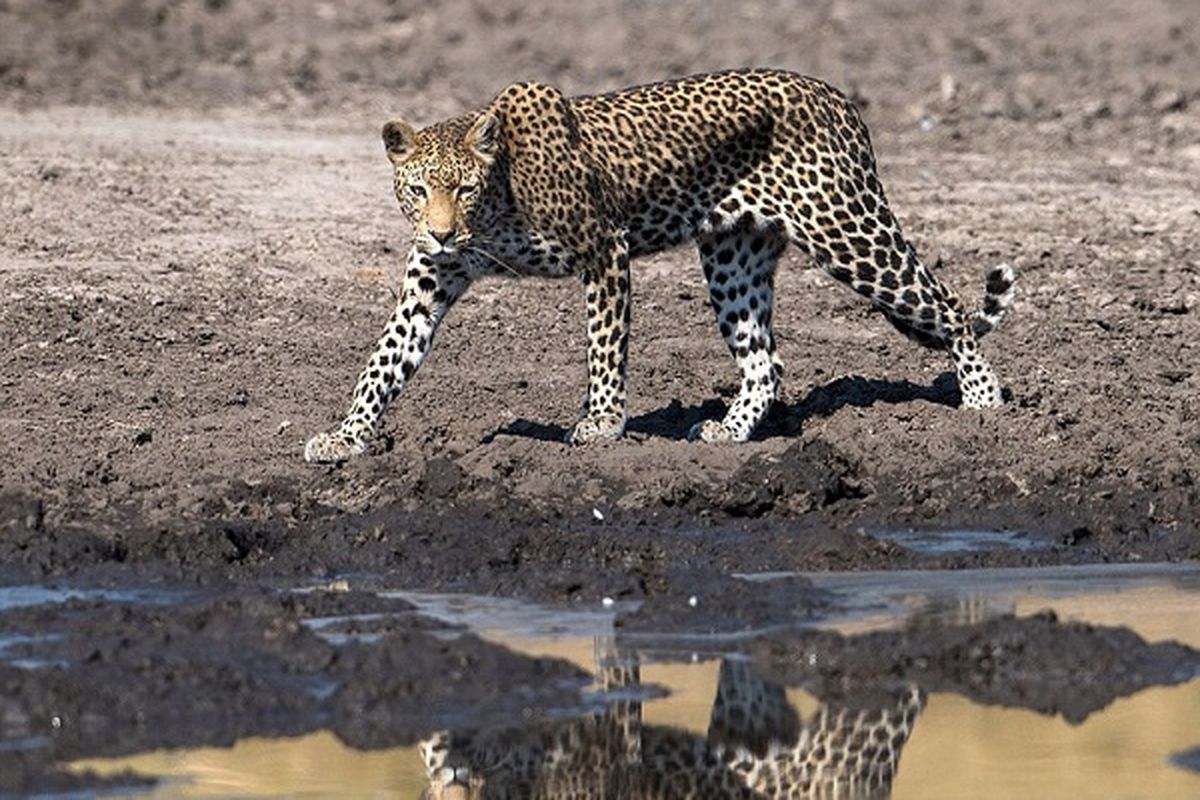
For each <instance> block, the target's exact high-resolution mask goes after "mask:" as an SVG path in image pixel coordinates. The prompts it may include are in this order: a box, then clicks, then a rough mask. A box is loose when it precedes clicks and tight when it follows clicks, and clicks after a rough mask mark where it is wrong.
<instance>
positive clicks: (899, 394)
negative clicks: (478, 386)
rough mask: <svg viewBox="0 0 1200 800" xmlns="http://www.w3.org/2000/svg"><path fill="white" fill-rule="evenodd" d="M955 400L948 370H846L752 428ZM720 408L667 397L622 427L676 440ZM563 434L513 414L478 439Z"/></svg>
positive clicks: (775, 433) (765, 434)
mask: <svg viewBox="0 0 1200 800" xmlns="http://www.w3.org/2000/svg"><path fill="white" fill-rule="evenodd" d="M960 399H961V394H960V393H959V390H958V382H957V381H956V380H955V377H954V373H952V372H943V373H942V374H941V375H939V376H938V377H937V378H935V379H934V381H933V383H932V384H931V385H929V386H920V385H918V384H915V383H913V382H912V381H907V380H905V381H890V380H879V379H873V378H864V377H862V376H861V375H850V376H846V377H841V378H837V379H835V380H832V381H830V382H829V383H826V384H824V385H821V386H814V387H813V388H812V389H810V390H809V392H808V394H806V395H805V396H804V397H803V398H802V399H801V400H799V401H796V402H794V403H776V404H775V405H774V406H773V407H772V408H771V412H770V413H769V414H768V415H767V418H766V420H764V421H763V423H762V424H761V425H760V426H759V428H758V430H757V431H755V432H754V438H755V439H773V438H775V437H779V436H789V437H790V436H795V435H796V434H797V433H799V431H800V428H801V426H802V425H803V424H804V422H805V420H808V419H811V418H813V417H828V416H830V415H832V414H834V413H836V412H837V411H839V410H840V409H843V408H845V407H846V406H854V407H856V408H869V407H871V406H873V405H875V404H876V403H908V402H912V401H913V400H925V401H927V402H930V403H936V404H938V405H943V406H950V407H956V406H958V404H959V401H960ZM725 408H726V406H725V403H723V402H721V401H720V400H705V401H704V402H703V403H700V404H698V405H692V406H686V407H685V406H684V405H683V404H682V403H680V402H679V401H678V400H672V401H671V402H670V403H669V404H667V405H666V406H665V407H663V408H660V409H657V410H655V411H651V412H649V413H647V414H641V415H639V416H636V417H631V418H630V420H629V422H628V424H627V425H626V426H625V430H626V431H627V432H628V433H640V434H645V435H647V436H654V437H658V438H662V439H673V440H676V441H679V440H682V439H686V438H687V433H688V431H689V430H691V428H692V426H693V425H695V424H696V423H698V422H700V421H702V420H706V419H720V418H721V417H722V416H723V415H724V413H725ZM566 435H567V429H566V428H565V427H563V426H562V425H547V424H545V423H541V422H533V421H530V420H527V419H518V420H515V421H513V422H511V423H509V424H508V425H505V426H504V427H503V428H499V429H497V430H495V431H493V432H492V433H490V434H488V435H487V436H486V437H484V440H483V441H484V443H485V444H486V443H489V442H491V441H493V440H494V439H495V438H496V437H497V436H519V437H523V438H527V439H537V440H540V441H546V442H561V441H563V440H564V438H565V437H566Z"/></svg>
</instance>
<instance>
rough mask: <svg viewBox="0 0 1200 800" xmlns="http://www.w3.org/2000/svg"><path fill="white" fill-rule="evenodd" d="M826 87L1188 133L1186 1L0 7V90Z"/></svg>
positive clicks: (629, 0) (887, 105)
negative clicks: (719, 74) (781, 81)
mask: <svg viewBox="0 0 1200 800" xmlns="http://www.w3.org/2000/svg"><path fill="white" fill-rule="evenodd" d="M749 65H767V66H775V67H784V68H789V69H794V70H798V71H801V72H804V73H807V74H811V75H815V76H818V77H822V78H825V79H827V80H829V81H830V82H831V83H834V84H835V85H837V86H840V87H841V88H843V89H845V90H846V91H848V92H849V93H851V94H853V95H854V96H855V97H856V98H857V99H858V100H859V101H860V104H862V105H863V106H865V108H866V111H867V114H868V120H869V122H870V123H871V124H872V127H874V128H879V129H882V130H896V129H904V128H906V127H910V126H922V127H923V128H925V129H926V130H928V131H930V132H932V131H931V129H932V128H934V127H936V128H938V129H939V131H938V132H939V133H944V134H946V135H947V136H948V137H949V138H954V137H955V136H961V135H963V134H964V133H966V132H968V131H969V130H970V129H971V128H972V127H979V126H989V127H996V126H999V127H1002V128H1003V127H1011V126H1012V125H1014V124H1015V125H1016V126H1017V127H1021V128H1026V129H1028V128H1031V127H1032V128H1034V129H1036V128H1037V126H1038V125H1039V124H1041V123H1053V128H1054V132H1055V134H1056V135H1059V136H1063V135H1066V136H1095V135H1100V136H1106V135H1117V134H1135V135H1136V136H1137V137H1138V139H1139V141H1138V142H1137V143H1136V144H1137V145H1138V146H1140V147H1155V146H1158V145H1169V144H1171V143H1172V142H1175V141H1177V140H1178V139H1179V137H1181V136H1183V137H1192V138H1194V137H1196V135H1197V131H1196V129H1195V117H1194V115H1193V116H1191V117H1190V118H1187V119H1185V118H1184V117H1182V116H1181V115H1180V112H1183V111H1185V110H1186V109H1187V108H1188V106H1189V105H1190V104H1194V103H1198V102H1200V79H1198V78H1197V76H1198V75H1200V3H1197V2H1195V0H1140V1H1138V0H1134V1H1133V2H1129V1H1126V2H1121V1H1120V0H1080V1H1077V2H1044V0H1012V1H1011V2H984V0H747V1H746V2H736V3H732V2H731V3H720V2H698V1H697V0H682V1H680V2H668V1H667V0H592V1H591V2H587V3H573V2H549V1H548V0H441V1H440V2H433V3H430V2H418V0H342V2H316V1H315V0H280V1H279V2H269V3H268V2H252V1H251V0H184V2H172V1H170V0H0V98H2V99H3V100H6V101H7V102H10V103H16V104H20V105H38V104H57V103H70V104H89V105H91V104H104V105H111V104H119V105H153V106H168V107H180V106H182V107H199V108H209V107H214V106H230V105H234V106H244V105H253V106H265V107H269V108H277V109H281V110H289V111H293V112H302V111H304V110H308V109H324V110H345V111H363V112H378V114H380V115H386V114H388V113H392V112H402V113H405V114H406V115H407V116H409V117H410V118H413V119H414V120H416V121H418V122H424V121H429V120H432V119H436V118H439V117H443V116H445V115H447V114H452V113H455V112H458V111H461V110H463V109H466V108H473V107H476V106H479V105H482V104H483V103H485V102H486V101H487V100H488V99H489V98H490V97H491V96H492V95H493V94H494V93H495V92H496V91H497V90H499V89H500V88H502V87H503V86H504V85H506V84H507V83H509V82H511V81H513V80H518V79H538V80H542V81H548V82H552V83H555V84H556V85H558V86H559V87H560V88H562V89H563V90H565V91H567V92H568V93H579V92H600V91H606V90H609V89H613V88H618V87H621V86H625V85H628V84H633V83H639V82H646V81H651V80H659V79H663V78H667V77H672V76H678V75H683V74H687V73H692V72H699V71H706V70H712V69H719V68H725V67H740V66H749Z"/></svg>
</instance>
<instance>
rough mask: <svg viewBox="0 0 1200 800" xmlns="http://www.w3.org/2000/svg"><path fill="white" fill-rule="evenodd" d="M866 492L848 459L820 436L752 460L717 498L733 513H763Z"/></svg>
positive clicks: (797, 511)
mask: <svg viewBox="0 0 1200 800" xmlns="http://www.w3.org/2000/svg"><path fill="white" fill-rule="evenodd" d="M866 495H867V490H866V489H864V488H863V486H862V484H861V482H860V481H859V480H858V479H857V477H856V472H855V470H854V469H853V467H852V466H851V465H850V463H849V462H848V461H847V459H846V457H845V456H843V455H842V454H840V453H838V452H837V451H836V450H835V449H834V448H833V447H831V446H830V445H829V444H828V443H826V442H824V441H821V440H815V441H804V442H797V443H796V444H793V445H792V446H791V447H788V448H787V449H786V450H784V451H783V452H782V453H779V454H778V455H770V456H768V455H758V456H754V457H752V458H750V459H749V460H747V462H746V463H745V464H744V465H743V466H742V467H740V468H739V469H738V470H737V471H736V472H735V473H733V476H732V478H731V479H730V481H729V485H728V487H727V488H726V489H725V491H724V493H723V494H722V495H721V499H720V500H719V501H718V502H719V505H720V507H721V510H722V511H724V512H726V513H727V514H729V515H731V516H734V517H760V516H763V515H764V514H768V513H771V512H778V513H782V514H786V515H801V514H806V513H809V512H812V511H818V510H822V509H825V508H828V507H829V506H831V505H833V504H834V503H838V502H840V501H843V500H856V499H860V498H863V497H866Z"/></svg>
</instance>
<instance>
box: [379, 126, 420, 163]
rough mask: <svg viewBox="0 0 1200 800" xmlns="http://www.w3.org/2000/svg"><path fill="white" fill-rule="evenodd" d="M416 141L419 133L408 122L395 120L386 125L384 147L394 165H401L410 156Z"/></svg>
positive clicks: (384, 127)
mask: <svg viewBox="0 0 1200 800" xmlns="http://www.w3.org/2000/svg"><path fill="white" fill-rule="evenodd" d="M416 140H417V132H416V131H415V130H413V127H412V126H411V125H409V124H408V123H407V122H404V121H403V120H399V119H393V120H391V121H389V122H386V123H384V126H383V147H384V149H385V150H387V157H388V158H389V159H391V161H392V163H393V164H399V163H400V162H401V161H403V160H404V159H405V158H407V157H408V156H409V154H410V153H411V152H412V148H413V143H414V142H416Z"/></svg>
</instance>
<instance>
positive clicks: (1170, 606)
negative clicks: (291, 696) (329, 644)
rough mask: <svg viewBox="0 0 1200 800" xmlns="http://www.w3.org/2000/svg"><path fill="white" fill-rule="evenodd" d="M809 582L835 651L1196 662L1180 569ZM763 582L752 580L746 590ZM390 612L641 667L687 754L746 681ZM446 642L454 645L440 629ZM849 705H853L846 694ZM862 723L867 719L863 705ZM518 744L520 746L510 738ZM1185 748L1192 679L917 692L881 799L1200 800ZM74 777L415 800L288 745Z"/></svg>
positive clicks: (198, 793) (396, 787)
mask: <svg viewBox="0 0 1200 800" xmlns="http://www.w3.org/2000/svg"><path fill="white" fill-rule="evenodd" d="M748 577H750V576H748ZM810 577H811V578H813V579H814V580H815V581H816V582H817V583H818V584H819V585H820V586H822V587H823V588H826V589H829V590H831V591H833V592H835V593H838V594H839V595H841V596H843V597H846V598H852V600H853V602H852V603H850V607H849V609H848V610H847V611H845V612H844V613H841V614H840V615H839V616H837V617H834V618H831V619H829V620H826V621H824V622H822V623H820V625H821V626H822V627H825V628H832V629H836V630H838V631H841V632H845V633H856V632H862V631H865V630H876V631H877V630H881V629H888V628H900V627H905V626H911V625H913V624H918V623H919V624H923V625H924V624H937V625H947V626H952V625H959V624H965V623H977V622H980V621H983V620H987V619H991V618H996V617H998V616H999V615H1004V614H1014V613H1015V614H1016V615H1017V616H1025V615H1029V614H1034V613H1037V612H1040V611H1043V610H1044V609H1053V610H1055V611H1056V612H1057V614H1058V616H1059V618H1060V619H1061V620H1079V621H1086V622H1090V623H1095V624H1103V625H1109V626H1128V627H1129V628H1131V629H1133V630H1134V631H1136V632H1137V633H1138V634H1140V635H1141V636H1142V637H1143V638H1145V639H1146V640H1147V641H1148V642H1159V641H1168V640H1175V641H1178V642H1181V643H1184V644H1187V645H1190V646H1192V647H1198V648H1200V624H1198V622H1200V570H1197V569H1195V568H1194V567H1191V568H1175V567H1164V566H1147V567H1120V568H1115V569H1114V568H1107V567H1088V568H1069V569H1057V570H1045V569H1041V570H1036V571H1034V570H986V571H985V570H980V571H961V572H941V573H918V572H910V573H889V574H886V575H874V574H870V573H858V574H846V575H837V574H823V575H814V576H810ZM771 578H772V576H752V579H753V580H770V579H771ZM397 594H400V596H402V597H403V598H404V599H407V600H409V601H412V602H415V604H416V605H417V606H418V607H419V608H420V609H421V611H422V612H423V613H425V614H427V615H430V616H433V617H435V618H438V619H441V620H443V621H445V622H447V623H466V624H467V625H469V626H470V628H472V629H473V630H475V631H476V632H478V633H480V634H482V635H483V636H485V637H486V638H489V639H492V640H493V641H497V642H501V643H504V644H505V645H507V646H509V647H512V648H513V649H516V650H519V651H523V652H527V653H530V654H538V655H551V656H558V657H562V658H566V659H569V660H571V661H574V662H575V663H577V664H579V665H580V666H582V667H584V668H585V669H588V670H593V669H595V666H596V663H597V659H598V658H600V659H612V658H615V657H619V658H620V659H623V660H624V661H625V662H626V663H628V662H629V661H632V660H637V661H639V662H640V680H641V684H642V687H662V688H663V689H665V690H667V693H666V695H665V696H662V695H661V693H660V692H657V691H645V692H643V693H641V694H637V696H638V697H640V698H641V708H642V716H641V726H642V730H643V731H644V736H645V739H646V741H650V740H651V739H652V738H653V737H654V736H656V735H659V733H657V732H661V731H672V732H673V733H671V734H670V735H671V736H674V737H678V736H680V735H684V736H685V737H691V740H694V741H703V740H704V738H705V736H706V735H707V733H708V729H709V723H710V715H711V714H712V708H713V698H714V695H715V693H716V692H717V690H718V684H719V683H720V682H721V681H722V680H725V679H727V677H728V674H729V673H731V672H735V671H736V670H737V665H738V664H742V665H745V663H746V662H745V659H744V658H742V657H741V656H735V657H733V658H731V659H726V661H725V662H723V661H722V658H721V653H726V654H728V653H729V652H730V651H731V650H736V649H738V648H737V646H736V643H735V642H734V641H733V640H731V639H729V638H728V637H726V638H725V639H721V640H717V639H711V640H704V639H696V638H694V637H693V638H691V639H689V640H687V641H686V642H685V641H683V640H677V643H676V644H677V645H678V646H676V645H673V644H672V639H670V638H663V637H646V636H638V637H624V638H622V639H621V640H620V644H619V645H618V644H614V641H613V639H612V638H611V637H612V634H613V628H612V623H613V618H614V615H615V614H616V612H617V611H619V610H620V609H619V608H616V607H607V608H602V609H600V610H597V611H589V612H583V613H564V612H561V611H547V610H544V609H537V608H533V607H529V606H524V605H522V604H519V603H516V602H513V601H496V600H494V599H487V598H471V597H461V596H447V595H418V594H411V593H397ZM338 623H339V620H337V619H322V620H317V621H314V622H313V623H312V624H313V625H314V627H315V628H318V629H322V630H326V631H327V633H326V634H325V635H328V636H331V637H337V636H339V635H341V634H338V633H336V632H335V630H334V629H336V628H337V626H338ZM445 635H446V636H448V637H453V636H455V635H458V634H456V633H455V632H453V631H451V630H450V629H449V628H447V631H446V633H445ZM639 642H641V643H639ZM651 642H652V644H651ZM618 652H619V656H617V655H615V654H617V653H618ZM731 664H732V665H734V668H733V669H731V668H730V665H731ZM627 688H628V687H622V689H623V690H626V689H627ZM635 693H636V690H635ZM849 693H850V694H851V695H852V694H853V693H854V689H853V687H851V688H850V691H849ZM628 696H629V695H628V691H626V697H628ZM778 697H779V698H780V703H781V704H786V705H787V706H788V707H790V709H792V710H794V712H796V713H797V714H798V715H799V719H800V720H808V721H810V722H811V721H812V720H815V719H818V718H819V717H820V714H821V710H822V700H821V699H819V698H818V697H817V696H815V695H814V694H813V693H810V692H809V691H807V690H806V689H804V688H796V687H791V688H787V689H785V690H783V691H782V693H781V694H779V695H778ZM866 707H867V710H868V713H870V712H871V704H870V702H868V703H867V705H866ZM538 724H539V725H548V726H551V727H553V726H555V725H558V726H569V725H572V724H575V723H573V722H571V721H551V722H541V723H538ZM516 729H517V730H520V727H519V723H517V728H516ZM681 732H682V733H681ZM519 736H520V734H518V737H519ZM1197 744H1200V680H1196V679H1192V680H1190V681H1189V682H1184V683H1182V684H1180V685H1175V686H1162V687H1154V688H1149V689H1145V690H1142V691H1140V692H1137V693H1135V694H1133V695H1132V696H1129V697H1123V698H1118V699H1115V700H1114V701H1112V702H1111V703H1110V704H1108V705H1107V706H1106V707H1104V708H1102V709H1101V710H1099V711H1096V712H1094V713H1091V714H1089V715H1087V716H1086V718H1085V719H1083V720H1082V721H1076V722H1074V723H1072V722H1068V721H1066V720H1065V719H1064V718H1063V717H1062V716H1056V715H1051V714H1046V713H1038V712H1036V711H1034V710H1030V709H1027V708H1019V707H1006V706H1004V705H1000V704H986V705H985V704H980V703H978V702H974V701H973V700H970V699H968V698H967V697H965V696H964V695H963V694H960V693H954V692H946V691H932V692H930V693H928V694H927V696H925V698H924V707H923V709H922V710H921V711H920V713H919V715H918V716H917V717H916V719H915V722H914V724H913V725H912V729H911V733H910V735H909V736H908V739H907V742H905V743H903V744H902V752H901V754H900V758H899V761H898V766H897V769H896V773H895V776H894V779H893V782H892V785H891V796H892V797H894V798H930V797H976V798H990V797H995V798H1008V797H1016V796H1030V797H1046V798H1052V797H1064V798H1072V800H1075V798H1086V797H1146V798H1192V797H1197V796H1200V774H1197V773H1196V772H1194V771H1188V770H1185V769H1183V768H1180V767H1177V766H1173V765H1172V764H1171V761H1170V759H1171V757H1172V756H1173V755H1175V754H1178V753H1182V752H1184V751H1187V750H1189V749H1191V748H1194V747H1195V746H1196V745H1197ZM73 768H74V769H83V768H91V769H94V770H97V771H98V772H100V773H102V774H113V773H116V772H119V771H121V770H125V769H132V770H135V771H137V772H139V773H142V774H146V775H153V776H156V777H158V778H159V779H160V781H161V782H160V783H159V784H158V786H157V788H156V789H154V790H153V791H152V792H150V795H149V796H152V797H176V796H187V797H217V796H229V795H237V796H244V797H266V796H291V795H305V796H315V797H322V796H363V797H366V796H374V797H393V796H394V797H416V796H417V795H418V794H419V792H420V791H421V789H422V788H423V787H424V786H425V785H426V777H425V774H424V770H423V768H422V765H421V760H420V758H419V756H418V753H417V750H416V748H415V747H404V748H396V749H389V750H378V751H368V752H364V751H359V750H354V749H351V748H349V747H347V746H345V745H343V744H341V743H340V742H339V741H338V740H337V739H336V738H335V737H334V736H333V735H332V734H330V733H327V732H319V733H315V734H310V735H307V736H303V737H299V738H293V739H246V740H243V741H239V742H237V743H236V744H235V745H234V746H233V747H231V748H199V749H191V750H174V751H159V752H151V753H145V754H142V755H137V756H134V757H131V758H122V759H113V760H92V761H83V762H77V763H76V764H74V765H73Z"/></svg>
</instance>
